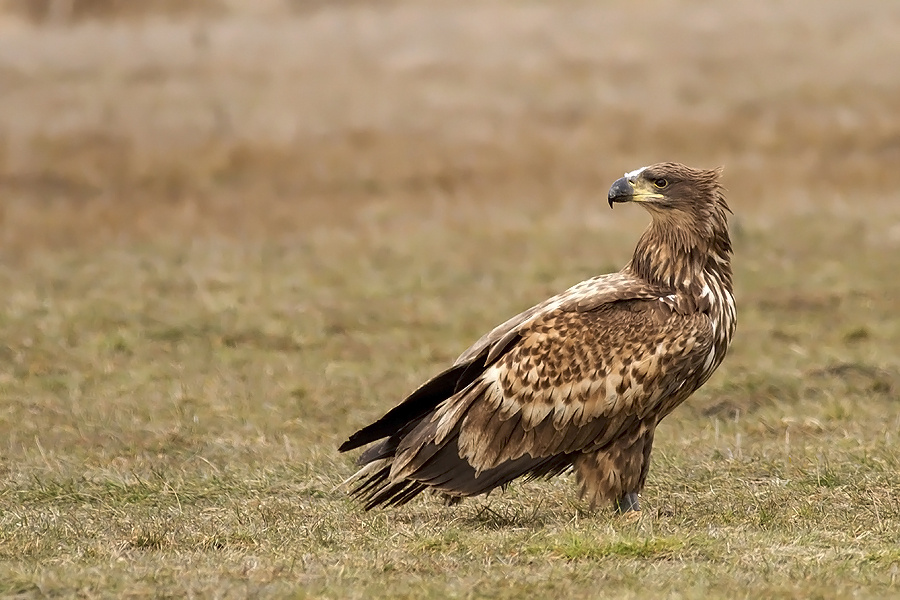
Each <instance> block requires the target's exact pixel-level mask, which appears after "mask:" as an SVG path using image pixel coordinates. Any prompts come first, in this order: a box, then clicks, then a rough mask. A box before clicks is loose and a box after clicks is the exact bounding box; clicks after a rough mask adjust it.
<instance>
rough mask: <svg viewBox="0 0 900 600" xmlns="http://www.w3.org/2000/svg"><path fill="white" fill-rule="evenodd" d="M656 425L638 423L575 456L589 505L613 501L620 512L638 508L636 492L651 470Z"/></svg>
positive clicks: (579, 480)
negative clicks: (599, 448) (593, 450)
mask: <svg viewBox="0 0 900 600" xmlns="http://www.w3.org/2000/svg"><path fill="white" fill-rule="evenodd" d="M655 427H656V423H655V422H651V423H642V422H638V423H636V425H635V427H634V428H633V429H631V430H630V431H626V432H625V433H623V434H622V435H620V436H619V438H618V439H616V440H615V441H614V442H613V443H612V444H610V445H609V446H606V447H605V448H603V449H602V450H597V451H595V452H590V453H585V454H580V455H578V456H576V457H575V460H574V461H573V463H574V466H575V476H576V477H577V479H578V483H580V484H581V495H582V497H583V498H585V499H586V500H587V501H588V502H590V504H591V508H597V507H598V506H599V505H600V504H601V503H606V502H612V503H613V507H614V508H615V510H616V512H617V513H619V514H623V513H628V512H633V511H639V510H641V505H640V502H639V501H638V493H639V492H640V491H641V490H642V489H643V488H644V482H645V481H646V480H647V473H648V472H649V470H650V450H651V448H652V447H653V431H654V428H655Z"/></svg>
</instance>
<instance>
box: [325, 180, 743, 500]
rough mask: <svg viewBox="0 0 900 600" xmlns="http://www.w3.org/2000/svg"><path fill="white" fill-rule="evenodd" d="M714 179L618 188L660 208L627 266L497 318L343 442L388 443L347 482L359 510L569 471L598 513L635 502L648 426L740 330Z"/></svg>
mask: <svg viewBox="0 0 900 600" xmlns="http://www.w3.org/2000/svg"><path fill="white" fill-rule="evenodd" d="M719 174H720V173H719V171H703V170H698V169H691V168H689V167H685V166H683V165H678V164H674V163H662V164H658V165H652V166H650V167H646V168H644V169H638V170H636V171H633V172H631V173H628V174H626V176H625V177H624V178H622V179H621V180H619V181H617V182H616V184H614V188H613V189H611V191H610V204H611V205H612V202H613V200H615V201H616V202H624V201H633V202H639V203H641V204H642V205H643V206H644V207H646V208H647V209H648V210H649V212H650V213H651V215H652V217H653V219H652V222H651V224H650V226H649V227H648V228H647V230H646V231H645V232H644V234H643V235H642V236H641V238H640V240H639V242H638V244H637V247H636V249H635V252H634V256H633V258H632V260H631V262H630V263H629V264H628V265H626V266H625V268H624V269H622V271H620V272H618V273H612V274H609V275H604V276H600V277H594V278H592V279H589V280H587V281H584V282H581V283H579V284H577V285H575V286H573V287H571V288H570V289H568V290H566V291H565V292H563V293H561V294H559V295H557V296H554V297H552V298H549V299H547V300H545V301H544V302H542V303H540V304H538V305H536V306H534V307H532V308H530V309H528V310H526V311H524V312H523V313H521V314H519V315H516V316H515V317H513V318H511V319H509V320H508V321H506V322H505V323H503V324H501V325H499V326H498V327H496V328H495V329H493V330H492V331H490V332H489V333H487V334H486V335H485V336H484V337H482V338H481V339H480V340H478V341H477V342H476V343H475V344H473V345H472V346H471V347H470V348H469V349H468V350H466V351H465V352H464V353H463V354H462V355H461V356H460V357H459V359H457V361H456V363H455V364H454V365H453V366H452V367H450V368H449V369H448V370H447V371H445V372H444V373H441V374H440V375H438V376H436V377H435V378H434V379H432V380H430V381H428V382H426V383H425V384H424V385H423V386H422V387H420V388H419V389H418V390H416V391H415V392H413V394H411V395H410V396H409V398H407V399H406V400H405V401H404V402H403V403H401V404H399V405H398V406H397V407H395V408H394V409H393V410H391V411H390V412H388V413H387V414H386V415H385V416H384V417H382V418H381V419H379V420H378V421H376V422H375V423H373V424H372V425H370V426H368V427H366V428H364V429H362V430H360V431H359V432H357V433H355V434H354V435H353V436H351V438H350V439H349V440H348V441H347V442H345V443H344V444H343V445H342V446H341V450H342V451H345V450H350V449H352V448H356V447H359V446H362V445H366V444H369V443H371V442H375V441H378V440H382V441H381V442H379V443H378V444H376V445H375V446H373V447H371V448H369V449H368V450H367V451H366V452H364V453H363V454H362V456H361V457H360V460H359V463H360V465H361V467H362V468H361V469H360V470H359V471H358V472H357V473H356V474H355V475H354V477H352V478H351V479H353V480H355V481H356V482H357V487H356V488H355V489H354V493H355V494H356V495H358V496H360V497H362V498H363V499H364V500H365V501H366V507H367V508H371V507H374V506H377V505H380V504H386V505H391V504H403V503H405V502H407V501H409V500H410V499H411V498H413V497H414V496H415V495H417V494H419V493H420V492H422V491H424V490H426V489H431V490H434V491H437V492H440V493H442V494H444V495H445V496H447V497H449V498H451V499H452V498H457V499H458V498H461V497H465V496H472V495H476V494H482V493H486V492H489V491H491V490H492V489H495V488H496V487H499V486H503V485H505V484H507V483H508V482H510V481H512V480H513V479H516V478H518V477H521V476H523V475H525V476H531V477H542V476H551V475H556V474H559V473H562V472H564V471H566V470H569V469H571V468H574V470H575V472H576V477H577V479H578V482H579V484H580V486H581V491H582V495H583V496H584V497H585V498H586V499H587V500H588V501H589V502H590V504H591V505H592V506H595V505H597V504H598V503H600V502H601V501H612V502H618V501H619V500H620V499H621V498H623V497H626V496H628V497H630V498H633V506H632V505H629V506H632V508H636V506H637V494H638V493H639V492H640V491H641V490H642V489H643V486H644V482H645V481H646V478H647V473H648V469H649V457H650V451H651V448H652V443H653V434H654V431H655V429H656V425H657V424H658V423H659V421H660V420H661V419H662V418H663V417H665V416H666V415H667V414H669V412H671V411H672V410H673V409H674V408H675V407H676V406H677V405H678V404H680V403H681V402H683V401H684V400H685V399H686V398H687V397H688V396H690V395H691V394H692V393H693V392H694V391H695V390H696V389H697V388H698V387H700V386H701V385H702V384H703V383H704V382H705V381H706V380H707V379H708V378H709V376H710V375H711V374H712V372H713V371H714V370H715V369H716V367H718V365H719V364H720V363H721V361H722V359H723V358H724V356H725V352H726V350H727V348H728V345H729V344H730V342H731V338H732V336H733V334H734V328H735V322H736V314H735V307H734V298H733V295H732V282H731V265H730V259H731V243H730V240H729V237H728V228H727V227H728V226H727V214H728V213H729V212H730V211H729V209H728V206H727V204H726V202H725V198H724V195H723V192H722V189H721V187H720V186H719V183H718V178H719ZM663 184H664V185H663ZM614 193H615V198H613V195H614ZM620 506H621V505H620Z"/></svg>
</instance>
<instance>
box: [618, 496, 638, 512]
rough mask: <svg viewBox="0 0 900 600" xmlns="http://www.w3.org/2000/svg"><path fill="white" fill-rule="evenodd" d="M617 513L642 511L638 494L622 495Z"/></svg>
mask: <svg viewBox="0 0 900 600" xmlns="http://www.w3.org/2000/svg"><path fill="white" fill-rule="evenodd" d="M615 505H616V512H617V513H619V514H620V515H621V514H624V513H627V512H632V511H639V510H641V504H640V502H639V501H638V495H637V492H628V493H627V494H622V497H621V498H619V499H618V500H616V502H615Z"/></svg>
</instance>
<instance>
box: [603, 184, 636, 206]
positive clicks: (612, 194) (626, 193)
mask: <svg viewBox="0 0 900 600" xmlns="http://www.w3.org/2000/svg"><path fill="white" fill-rule="evenodd" d="M632 196H634V186H632V185H631V184H630V183H628V180H627V179H625V178H624V177H622V178H620V179H616V181H615V183H613V184H612V187H611V188H609V207H610V208H612V205H613V202H631V198H632Z"/></svg>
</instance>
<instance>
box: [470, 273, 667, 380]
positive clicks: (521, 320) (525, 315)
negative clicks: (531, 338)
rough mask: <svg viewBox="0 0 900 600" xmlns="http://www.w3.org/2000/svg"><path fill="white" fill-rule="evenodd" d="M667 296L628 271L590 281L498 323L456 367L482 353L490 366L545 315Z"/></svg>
mask: <svg viewBox="0 0 900 600" xmlns="http://www.w3.org/2000/svg"><path fill="white" fill-rule="evenodd" d="M669 293H670V291H669V290H668V289H666V288H663V287H660V286H655V285H652V284H649V283H647V282H646V281H644V280H642V279H640V278H638V277H635V276H634V275H632V274H631V273H628V272H627V271H620V272H618V273H610V274H608V275H601V276H598V277H592V278H591V279H587V280H585V281H582V282H581V283H578V284H575V285H573V286H572V287H570V288H569V289H567V290H566V291H564V292H562V293H560V294H557V295H555V296H552V297H550V298H547V299H546V300H544V301H543V302H541V303H540V304H536V305H534V306H532V307H531V308H529V309H528V310H525V311H522V312H521V313H519V314H517V315H516V316H514V317H512V318H510V319H508V320H507V321H505V322H503V323H501V324H500V325H498V326H497V327H495V328H494V329H492V330H491V331H489V332H488V333H486V334H485V335H483V336H482V337H481V338H480V339H479V340H478V341H477V342H475V343H474V344H472V345H471V346H470V347H469V348H468V349H467V350H466V351H465V352H463V353H462V354H461V355H460V356H459V358H458V359H456V364H457V365H459V364H463V363H466V362H469V361H471V360H473V359H475V358H476V357H478V356H479V355H481V354H482V353H486V356H485V360H484V363H483V364H484V365H487V364H490V363H491V362H493V361H494V360H495V359H496V358H497V357H498V356H499V355H500V354H502V353H503V351H504V350H505V349H506V348H507V347H509V345H510V344H511V343H512V342H513V341H515V340H516V339H517V338H518V337H519V335H520V333H521V332H523V331H524V330H526V329H527V328H529V327H530V326H532V325H533V324H534V323H535V322H537V321H539V320H541V319H544V318H546V317H547V316H548V315H551V314H554V313H567V312H590V311H596V310H599V309H601V308H602V307H604V306H608V305H611V304H613V303H616V302H622V301H626V300H641V299H643V300H651V299H658V298H663V297H665V296H666V295H668V294H669Z"/></svg>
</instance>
